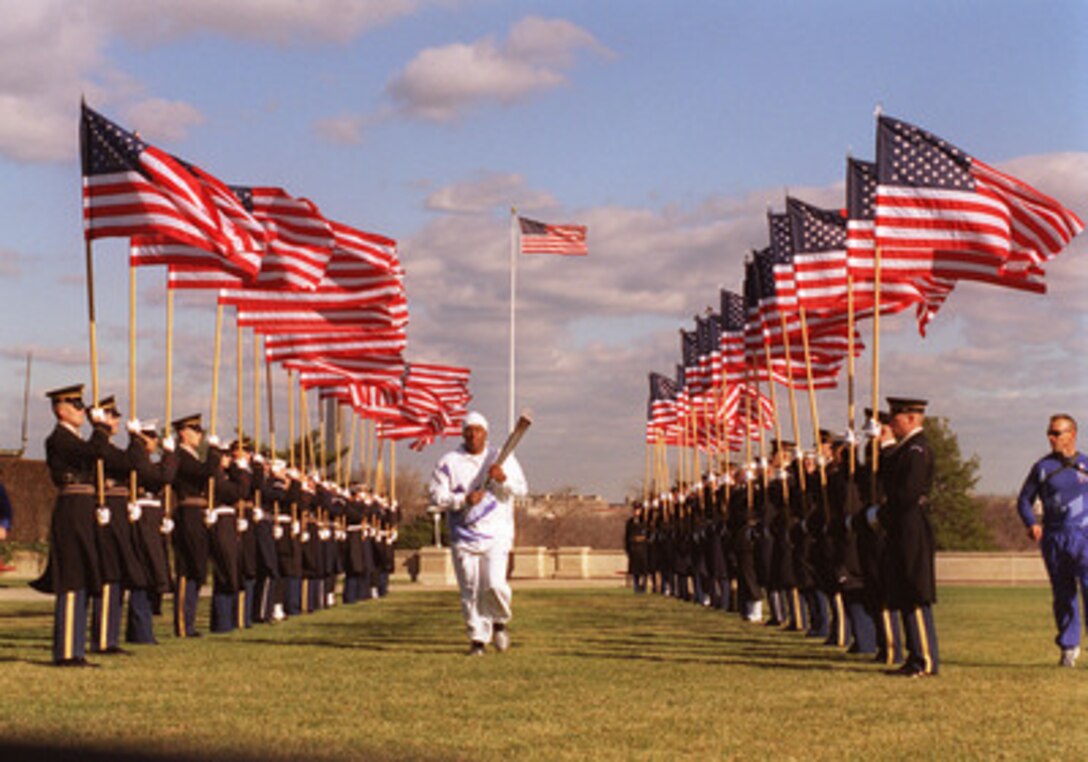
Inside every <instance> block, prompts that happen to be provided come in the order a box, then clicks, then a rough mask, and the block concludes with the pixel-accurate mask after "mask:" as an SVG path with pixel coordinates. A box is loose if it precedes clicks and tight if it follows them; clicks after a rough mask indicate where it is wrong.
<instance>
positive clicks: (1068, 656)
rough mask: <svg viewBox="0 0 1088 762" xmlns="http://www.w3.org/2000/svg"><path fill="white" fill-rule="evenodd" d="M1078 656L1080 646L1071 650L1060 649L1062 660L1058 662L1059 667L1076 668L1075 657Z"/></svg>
mask: <svg viewBox="0 0 1088 762" xmlns="http://www.w3.org/2000/svg"><path fill="white" fill-rule="evenodd" d="M1079 656H1080V646H1073V647H1072V648H1063V649H1062V658H1061V661H1059V662H1058V666H1059V667H1075V666H1077V657H1079Z"/></svg>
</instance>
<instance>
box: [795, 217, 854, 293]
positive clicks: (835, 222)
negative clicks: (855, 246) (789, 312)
mask: <svg viewBox="0 0 1088 762" xmlns="http://www.w3.org/2000/svg"><path fill="white" fill-rule="evenodd" d="M786 216H787V218H788V219H789V223H790V230H791V234H792V237H793V271H794V282H795V285H796V289H797V302H798V304H799V305H800V306H802V307H804V308H805V309H806V310H811V311H813V312H816V311H836V310H837V311H842V312H845V311H846V307H847V305H846V301H847V299H846V218H845V217H844V216H843V215H842V213H841V212H840V211H839V210H838V209H821V208H820V207H817V206H813V205H812V204H809V203H806V202H804V201H802V200H800V199H798V198H793V197H792V196H787V197H786Z"/></svg>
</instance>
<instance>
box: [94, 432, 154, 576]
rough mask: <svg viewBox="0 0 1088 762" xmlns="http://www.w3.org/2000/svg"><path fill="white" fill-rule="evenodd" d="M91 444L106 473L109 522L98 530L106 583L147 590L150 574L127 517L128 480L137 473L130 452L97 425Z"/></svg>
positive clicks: (100, 558)
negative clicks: (140, 554) (115, 443)
mask: <svg viewBox="0 0 1088 762" xmlns="http://www.w3.org/2000/svg"><path fill="white" fill-rule="evenodd" d="M91 442H92V443H93V444H94V445H95V449H96V451H98V453H99V454H100V456H101V458H102V461H103V465H104V470H105V474H106V507H107V508H109V509H110V520H109V523H108V524H106V525H105V526H99V527H98V528H97V530H96V531H97V533H98V554H99V562H100V564H101V568H102V580H103V582H120V583H122V585H123V586H124V587H125V588H126V589H134V588H136V589H144V588H146V587H147V574H146V572H145V570H144V566H143V564H142V563H141V562H140V557H139V555H138V554H137V552H136V539H135V537H134V536H133V527H132V522H130V521H129V517H128V504H129V499H130V498H131V497H132V494H131V490H130V487H129V479H130V477H131V474H132V472H133V470H134V468H133V463H132V459H131V458H130V457H129V454H128V451H127V450H122V449H121V448H119V447H117V446H115V445H114V444H113V443H112V442H110V436H109V432H108V431H107V430H106V429H104V428H102V427H100V426H96V427H95V430H94V433H93V434H92V435H91Z"/></svg>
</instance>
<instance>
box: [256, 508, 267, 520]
mask: <svg viewBox="0 0 1088 762" xmlns="http://www.w3.org/2000/svg"><path fill="white" fill-rule="evenodd" d="M253 520H254V521H264V510H263V509H261V508H254V509H253Z"/></svg>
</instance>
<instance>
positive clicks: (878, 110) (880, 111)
mask: <svg viewBox="0 0 1088 762" xmlns="http://www.w3.org/2000/svg"><path fill="white" fill-rule="evenodd" d="M873 116H874V117H876V118H877V119H879V118H880V117H882V116H884V104H883V103H877V104H876V106H875V107H874V108H873Z"/></svg>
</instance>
